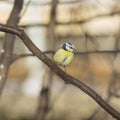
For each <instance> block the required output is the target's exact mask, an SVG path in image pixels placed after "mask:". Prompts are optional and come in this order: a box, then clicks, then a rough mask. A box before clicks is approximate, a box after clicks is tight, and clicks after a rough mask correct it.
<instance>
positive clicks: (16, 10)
mask: <svg viewBox="0 0 120 120" xmlns="http://www.w3.org/2000/svg"><path fill="white" fill-rule="evenodd" d="M22 6H23V0H15V2H14V7H13V9H12V12H11V14H10V17H9V19H8V21H7V25H9V26H12V27H17V24H18V23H19V14H20V11H21V10H22ZM14 42H15V36H14V35H12V34H10V33H6V34H5V40H4V44H3V49H2V50H1V59H0V95H1V94H2V90H3V88H4V85H5V82H6V79H7V75H8V70H9V66H10V63H11V58H12V54H13V48H14Z"/></svg>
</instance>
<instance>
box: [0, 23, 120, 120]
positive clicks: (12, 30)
mask: <svg viewBox="0 0 120 120" xmlns="http://www.w3.org/2000/svg"><path fill="white" fill-rule="evenodd" d="M0 31H3V32H8V33H11V34H15V35H17V36H18V37H20V38H21V39H22V41H23V43H24V44H25V45H26V46H27V48H28V49H29V50H30V51H31V52H32V53H33V54H35V56H36V57H38V58H39V59H40V60H41V61H42V62H44V63H45V64H46V65H47V66H48V67H49V68H50V69H51V70H52V71H53V72H55V73H56V74H57V75H58V76H60V77H61V78H62V79H63V80H64V81H65V82H66V81H67V83H68V82H69V83H70V84H72V85H74V86H76V87H78V88H80V89H81V90H82V91H83V92H85V93H86V94H88V95H89V96H90V97H91V98H93V99H94V100H95V101H96V102H97V103H98V104H99V105H100V106H101V107H102V108H103V109H104V110H106V111H107V112H108V113H109V114H111V115H112V116H113V117H114V118H116V119H118V120H120V113H119V112H118V111H116V110H115V109H114V108H113V107H111V106H110V105H109V104H108V103H106V102H105V100H103V99H102V98H101V97H100V96H99V95H98V94H97V93H96V92H95V91H94V90H93V89H91V88H90V87H88V86H87V85H86V84H84V83H83V82H81V81H80V80H78V79H76V78H74V77H72V76H70V75H69V74H67V73H65V72H64V71H63V70H61V69H60V68H59V66H57V65H56V64H55V63H54V62H53V61H52V60H51V59H50V58H48V57H47V56H46V55H45V54H44V53H43V52H42V51H41V50H40V49H39V48H37V47H36V46H35V45H34V43H33V42H32V41H31V40H30V38H29V37H28V36H27V35H26V34H25V32H24V31H23V30H21V29H17V28H14V27H9V26H6V25H2V24H0Z"/></svg>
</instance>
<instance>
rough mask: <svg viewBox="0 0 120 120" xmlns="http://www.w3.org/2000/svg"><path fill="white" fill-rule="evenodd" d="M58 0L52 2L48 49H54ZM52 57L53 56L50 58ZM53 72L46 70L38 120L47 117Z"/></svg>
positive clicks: (43, 119)
mask: <svg viewBox="0 0 120 120" xmlns="http://www.w3.org/2000/svg"><path fill="white" fill-rule="evenodd" d="M57 4H58V1H57V0H53V1H52V6H51V14H50V23H49V26H48V40H49V42H47V43H46V45H47V49H53V48H54V43H55V30H54V28H55V18H56V9H57ZM50 57H51V56H50ZM52 75H53V74H52V71H51V70H50V69H49V68H46V70H45V74H44V79H43V86H42V91H41V93H40V98H39V99H40V100H39V106H38V111H37V115H36V120H45V117H46V115H47V112H48V106H49V93H50V86H51V82H52Z"/></svg>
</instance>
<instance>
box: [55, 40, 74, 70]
mask: <svg viewBox="0 0 120 120" xmlns="http://www.w3.org/2000/svg"><path fill="white" fill-rule="evenodd" d="M74 48H75V46H74V44H73V43H71V42H66V43H63V44H62V45H60V47H59V48H58V49H57V50H56V52H55V53H54V55H53V60H54V62H55V63H56V64H58V65H60V66H64V68H65V71H66V66H68V65H69V64H70V63H71V62H72V60H73V57H74Z"/></svg>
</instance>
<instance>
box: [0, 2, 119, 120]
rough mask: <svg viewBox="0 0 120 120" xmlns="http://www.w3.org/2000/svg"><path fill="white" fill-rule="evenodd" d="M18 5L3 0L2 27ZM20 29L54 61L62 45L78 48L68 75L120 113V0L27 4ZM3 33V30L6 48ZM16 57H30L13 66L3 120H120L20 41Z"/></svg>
mask: <svg viewBox="0 0 120 120" xmlns="http://www.w3.org/2000/svg"><path fill="white" fill-rule="evenodd" d="M13 6H14V0H0V23H2V24H6V23H7V20H8V18H9V16H10V13H11V11H12V8H13ZM18 26H19V27H20V28H21V29H24V30H25V32H26V34H27V35H28V36H29V37H30V38H31V40H32V41H33V43H34V44H35V45H36V46H37V47H38V48H39V49H40V50H42V51H43V52H46V51H47V52H46V55H48V56H49V57H50V58H51V59H52V55H53V52H51V51H55V50H56V49H57V48H58V47H59V46H60V45H61V44H62V43H64V42H66V41H70V42H72V43H73V44H75V50H76V52H75V56H74V60H73V62H72V63H71V64H70V65H69V66H68V67H67V68H66V69H67V73H69V74H70V75H72V76H74V77H76V78H78V79H79V80H81V81H83V82H84V83H85V84H87V85H88V86H90V87H91V88H92V89H93V90H95V91H96V92H97V93H98V94H99V95H100V96H101V97H102V98H104V99H105V100H106V101H107V102H108V103H109V104H110V105H111V106H113V107H114V108H115V109H116V110H117V111H120V79H119V78H120V55H119V49H120V42H119V41H120V1H119V0H59V1H57V0H53V1H52V0H24V5H23V9H22V11H21V14H20V22H19V24H18ZM4 35H5V33H3V32H0V49H1V50H2V48H3V43H4ZM14 54H18V55H21V54H26V57H24V58H23V57H21V58H20V59H18V60H16V61H14V62H13V63H12V64H11V66H10V70H9V75H8V78H7V82H6V84H5V87H4V90H3V94H2V97H1V103H0V120H32V119H34V120H115V119H114V118H112V117H111V116H110V115H109V114H108V113H107V112H105V111H104V110H103V109H102V108H101V107H100V106H99V105H98V104H97V103H96V102H95V101H94V100H93V99H91V98H90V97H89V96H88V95H86V94H85V93H83V92H82V91H81V90H80V89H78V88H76V87H75V86H72V85H66V84H65V83H64V82H63V80H61V79H60V78H59V77H58V76H57V75H55V74H54V73H53V72H52V71H51V70H49V68H48V67H47V66H46V65H45V64H43V63H42V62H41V61H40V60H39V59H38V58H36V57H33V56H32V55H31V56H27V55H29V54H31V53H30V52H29V50H28V49H27V47H26V46H25V45H24V43H23V42H22V41H21V40H20V39H19V38H17V37H16V41H15V45H14ZM61 68H62V67H61ZM62 69H63V68H62ZM63 70H64V69H63ZM39 116H42V118H40V117H39Z"/></svg>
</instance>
